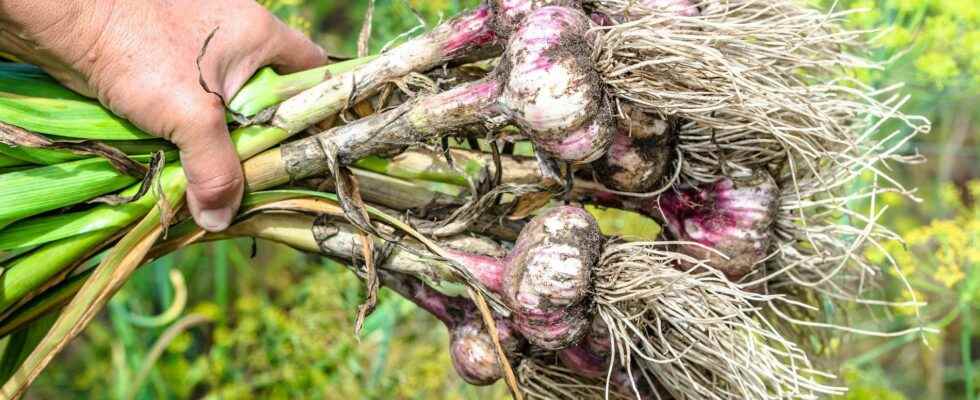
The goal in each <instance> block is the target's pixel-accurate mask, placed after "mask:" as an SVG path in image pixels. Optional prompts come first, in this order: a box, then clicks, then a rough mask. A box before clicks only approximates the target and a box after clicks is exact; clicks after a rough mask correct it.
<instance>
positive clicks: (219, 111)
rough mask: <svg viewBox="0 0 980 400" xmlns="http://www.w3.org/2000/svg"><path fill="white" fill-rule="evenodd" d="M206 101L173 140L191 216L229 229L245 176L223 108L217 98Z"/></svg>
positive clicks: (208, 225)
mask: <svg viewBox="0 0 980 400" xmlns="http://www.w3.org/2000/svg"><path fill="white" fill-rule="evenodd" d="M207 103H208V107H206V108H204V109H202V110H200V111H198V113H197V115H196V117H195V118H194V119H192V120H187V121H189V122H187V123H185V124H183V125H181V126H178V127H177V128H176V129H175V131H174V134H173V137H172V138H171V140H172V141H173V142H174V143H175V144H176V145H177V147H178V148H180V159H181V163H182V164H183V167H184V173H185V174H186V175H187V206H188V208H190V211H191V215H193V216H194V220H195V221H196V222H197V224H198V225H200V226H201V227H202V228H204V229H206V230H208V231H211V232H217V231H222V230H224V229H225V228H227V227H228V225H229V224H230V223H231V220H232V218H233V217H234V215H235V213H236V212H237V211H238V206H239V205H240V204H241V200H242V191H243V188H244V178H243V176H242V168H241V162H240V160H239V159H238V154H237V153H236V152H235V147H234V145H233V144H232V142H231V137H230V136H229V135H228V128H227V126H226V125H225V119H224V108H222V107H221V106H220V101H218V100H217V99H216V98H214V99H211V100H209V101H208V102H207Z"/></svg>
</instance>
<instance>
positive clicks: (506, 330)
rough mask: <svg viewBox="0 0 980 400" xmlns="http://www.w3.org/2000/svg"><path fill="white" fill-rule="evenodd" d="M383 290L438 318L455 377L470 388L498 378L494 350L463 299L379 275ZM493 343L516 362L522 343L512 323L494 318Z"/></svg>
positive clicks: (409, 280)
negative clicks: (447, 342)
mask: <svg viewBox="0 0 980 400" xmlns="http://www.w3.org/2000/svg"><path fill="white" fill-rule="evenodd" d="M380 278H381V281H382V282H383V283H384V285H385V286H386V287H388V288H389V289H391V290H394V291H395V292H397V293H399V294H400V295H402V296H403V297H405V298H406V299H408V300H410V301H412V302H413V303H415V305H417V306H419V308H421V309H423V310H425V311H428V312H429V313H430V314H432V315H433V316H435V317H436V318H438V319H439V320H440V321H442V323H443V324H444V325H445V326H446V328H447V329H448V330H449V354H450V357H451V358H452V361H453V367H454V368H455V369H456V372H457V373H459V376H460V377H462V378H463V380H465V381H466V382H469V383H470V384H473V385H489V384H492V383H494V382H496V381H497V380H498V379H500V377H501V376H502V371H503V369H502V368H501V365H500V359H499V358H498V357H497V349H496V346H495V345H494V343H493V339H492V337H491V336H490V333H489V330H488V329H487V328H486V327H485V326H484V324H483V318H482V315H481V314H480V312H479V311H478V310H477V308H476V305H474V304H473V302H471V301H470V300H468V299H466V298H463V297H449V296H446V295H445V294H442V293H440V292H438V291H436V290H435V289H432V288H430V287H428V286H427V285H426V284H425V283H422V281H420V280H418V279H417V278H414V277H411V276H408V275H403V274H398V273H392V272H389V271H385V270H382V271H380ZM494 324H495V325H496V328H497V340H498V341H499V342H500V347H501V348H502V349H503V350H504V355H505V356H506V357H507V360H508V361H509V362H513V361H515V360H517V359H518V358H519V357H520V355H521V351H522V349H523V348H524V347H525V345H526V342H525V341H524V339H523V338H522V337H521V336H520V334H519V333H518V332H517V330H516V329H514V326H513V323H512V322H511V321H509V320H506V319H503V318H500V317H495V318H494Z"/></svg>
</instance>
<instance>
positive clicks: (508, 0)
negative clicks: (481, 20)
mask: <svg viewBox="0 0 980 400" xmlns="http://www.w3.org/2000/svg"><path fill="white" fill-rule="evenodd" d="M580 5H581V1H579V0H491V1H490V8H492V9H493V12H494V15H496V29H497V31H498V32H500V33H501V34H502V35H505V36H506V35H510V33H511V32H513V31H514V29H515V28H516V27H518V26H520V24H521V23H522V22H523V21H524V18H526V17H527V16H528V15H529V14H531V12H532V11H534V10H536V9H539V8H541V7H547V6H562V7H572V8H576V7H579V6H580Z"/></svg>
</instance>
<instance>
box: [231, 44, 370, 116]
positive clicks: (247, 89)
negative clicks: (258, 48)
mask: <svg viewBox="0 0 980 400" xmlns="http://www.w3.org/2000/svg"><path fill="white" fill-rule="evenodd" d="M376 57H377V56H368V57H361V58H356V59H353V60H349V61H344V62H340V63H336V64H331V65H325V66H322V67H319V68H314V69H310V70H306V71H300V72H297V73H293V74H288V75H279V74H277V73H276V71H274V70H273V69H272V68H263V69H261V70H259V72H257V73H256V74H255V75H254V76H252V79H249V81H248V83H246V84H245V86H244V87H242V89H241V90H239V91H238V93H237V94H236V95H235V97H234V98H232V99H231V103H229V105H228V109H230V110H231V111H234V112H236V113H238V114H240V115H244V116H246V117H251V116H254V115H256V114H258V113H259V112H260V111H262V110H264V109H266V108H269V107H272V106H274V105H276V104H279V103H281V102H283V101H285V100H286V99H288V98H290V97H293V96H295V95H297V94H299V93H300V92H302V91H304V90H306V89H309V88H311V87H314V86H316V85H317V84H319V83H320V82H323V81H324V80H326V79H327V78H329V77H330V76H331V75H333V74H335V73H337V72H338V71H343V70H349V69H353V68H356V67H358V66H361V65H364V64H365V63H367V62H369V61H371V60H373V59H375V58H376Z"/></svg>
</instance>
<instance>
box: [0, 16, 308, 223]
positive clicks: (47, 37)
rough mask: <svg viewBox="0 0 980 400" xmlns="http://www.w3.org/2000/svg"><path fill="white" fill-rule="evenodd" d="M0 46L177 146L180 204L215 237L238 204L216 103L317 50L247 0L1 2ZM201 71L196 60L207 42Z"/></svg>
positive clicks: (233, 158)
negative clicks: (266, 71) (183, 195)
mask: <svg viewBox="0 0 980 400" xmlns="http://www.w3.org/2000/svg"><path fill="white" fill-rule="evenodd" d="M0 28H2V29H0V48H3V49H5V50H7V51H9V52H11V53H13V54H14V55H16V56H17V57H20V58H22V59H24V60H25V61H27V62H31V63H33V64H36V65H38V66H40V67H41V68H43V69H44V70H45V71H47V72H48V73H49V74H51V75H52V76H53V77H55V79H58V80H59V81H60V82H62V83H63V84H65V85H66V86H68V87H70V88H71V89H73V90H75V91H77V92H79V93H81V94H83V95H86V96H89V97H94V98H97V99H98V100H99V101H100V102H102V104H104V105H105V106H106V107H108V108H109V109H111V110H112V111H113V112H114V113H116V114H117V115H119V116H121V117H123V118H126V119H128V120H129V121H131V122H132V123H133V124H135V125H136V126H138V127H139V128H141V129H143V130H144V131H146V132H148V133H150V134H153V135H155V136H159V137H162V138H164V139H167V140H170V141H171V142H173V143H174V144H176V145H177V147H178V148H179V149H180V157H181V161H182V163H183V166H184V171H185V173H186V174H187V180H188V188H187V203H188V207H189V208H190V210H191V213H192V214H193V216H194V219H195V220H196V221H197V223H198V224H199V225H200V226H201V227H203V228H205V229H207V230H209V231H220V230H223V229H225V228H226V227H227V226H228V224H229V223H230V222H231V219H232V217H233V216H234V214H235V212H236V211H237V209H238V206H239V204H240V203H241V198H242V191H243V182H244V178H243V175H242V170H241V164H240V161H239V159H238V156H237V154H236V152H235V149H234V147H233V145H232V143H231V140H230V138H229V135H228V128H227V126H226V123H225V108H224V104H222V103H221V101H220V100H219V99H218V96H215V95H214V94H209V93H207V92H205V91H204V89H203V88H202V87H201V85H200V84H199V82H198V77H199V76H200V77H203V79H204V80H205V82H206V83H207V86H208V87H209V88H210V89H211V90H212V91H214V92H216V93H218V94H220V95H221V96H222V97H223V98H224V99H225V100H231V98H232V97H233V96H234V94H235V93H236V92H237V91H238V90H239V89H240V88H241V87H242V85H243V84H244V83H245V82H246V81H247V80H248V79H249V77H251V76H252V74H253V73H254V72H255V71H256V70H257V69H259V68H261V67H263V66H265V65H273V66H274V67H276V68H277V69H279V70H280V72H292V71H296V70H302V69H308V68H313V67H316V66H318V65H321V64H323V63H324V62H325V61H326V57H325V55H324V52H323V50H322V49H320V48H319V47H317V46H316V45H315V44H313V43H312V42H311V41H310V40H309V39H307V38H306V37H304V36H303V35H302V34H300V33H299V32H296V31H294V30H292V29H290V28H288V27H287V26H286V25H285V24H283V23H282V22H280V21H279V20H277V19H276V18H275V16H273V15H272V14H270V13H269V12H268V11H266V10H265V9H264V8H263V7H262V6H260V5H259V4H257V3H256V2H255V1H253V0H209V1H200V0H140V1H113V0H71V1H65V0H0ZM216 28H220V29H219V31H217V32H216V35H215V37H214V38H213V40H211V42H210V44H209V45H208V47H207V51H206V53H205V56H204V58H203V59H202V60H201V65H200V71H199V70H198V67H197V63H196V59H197V57H198V55H199V53H200V51H201V48H202V46H203V44H204V42H205V39H206V38H207V36H208V35H209V34H210V33H211V32H212V31H214V29H216Z"/></svg>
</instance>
